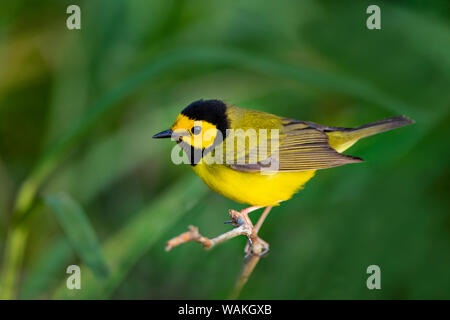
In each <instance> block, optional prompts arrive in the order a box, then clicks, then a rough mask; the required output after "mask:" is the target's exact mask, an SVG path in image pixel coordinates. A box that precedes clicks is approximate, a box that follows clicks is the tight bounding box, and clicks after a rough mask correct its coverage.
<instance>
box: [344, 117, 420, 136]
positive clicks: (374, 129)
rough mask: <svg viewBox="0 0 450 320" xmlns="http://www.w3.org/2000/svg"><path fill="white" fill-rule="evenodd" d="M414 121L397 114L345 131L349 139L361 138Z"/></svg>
mask: <svg viewBox="0 0 450 320" xmlns="http://www.w3.org/2000/svg"><path fill="white" fill-rule="evenodd" d="M414 122H415V121H414V120H411V119H409V118H407V117H405V116H397V117H392V118H387V119H384V120H380V121H376V122H372V123H369V124H365V125H363V126H360V127H357V128H354V129H348V131H347V132H348V135H349V138H350V137H351V139H362V138H365V137H369V136H372V135H374V134H377V133H381V132H385V131H389V130H392V129H396V128H400V127H404V126H407V125H410V124H413V123H414Z"/></svg>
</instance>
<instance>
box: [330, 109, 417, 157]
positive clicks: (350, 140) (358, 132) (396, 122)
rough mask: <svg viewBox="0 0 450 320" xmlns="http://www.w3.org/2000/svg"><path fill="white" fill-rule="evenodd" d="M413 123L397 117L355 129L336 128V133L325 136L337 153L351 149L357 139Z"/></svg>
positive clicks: (405, 118) (332, 132)
mask: <svg viewBox="0 0 450 320" xmlns="http://www.w3.org/2000/svg"><path fill="white" fill-rule="evenodd" d="M413 123H415V121H414V120H412V119H409V118H407V117H405V116H397V117H392V118H387V119H384V120H380V121H376V122H372V123H369V124H365V125H363V126H360V127H357V128H348V129H347V128H336V129H337V130H336V131H329V132H327V134H328V136H329V143H330V145H331V147H333V148H334V149H336V150H337V151H338V152H342V151H344V150H346V149H348V148H349V147H351V146H352V145H353V144H354V143H355V142H356V141H358V140H359V139H362V138H365V137H369V136H372V135H374V134H378V133H381V132H385V131H389V130H392V129H396V128H400V127H404V126H407V125H410V124H413Z"/></svg>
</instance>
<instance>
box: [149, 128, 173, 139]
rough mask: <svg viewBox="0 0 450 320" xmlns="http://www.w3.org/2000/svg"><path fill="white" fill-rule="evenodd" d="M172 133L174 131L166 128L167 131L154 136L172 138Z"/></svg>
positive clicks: (156, 137)
mask: <svg viewBox="0 0 450 320" xmlns="http://www.w3.org/2000/svg"><path fill="white" fill-rule="evenodd" d="M172 133H173V132H172V130H171V129H168V130H165V131H162V132H160V133H157V134H155V135H154V136H153V138H155V139H161V138H170V137H171V136H172Z"/></svg>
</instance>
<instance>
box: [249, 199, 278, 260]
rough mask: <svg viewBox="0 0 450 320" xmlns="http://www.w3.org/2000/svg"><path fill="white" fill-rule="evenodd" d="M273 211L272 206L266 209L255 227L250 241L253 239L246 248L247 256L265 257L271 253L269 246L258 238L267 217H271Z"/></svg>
mask: <svg viewBox="0 0 450 320" xmlns="http://www.w3.org/2000/svg"><path fill="white" fill-rule="evenodd" d="M271 209H272V207H271V206H269V207H266V208H265V209H264V211H263V213H262V214H261V216H260V217H259V219H258V222H257V223H256V225H255V226H254V227H253V230H252V235H251V237H250V238H249V240H250V239H251V241H249V242H248V243H247V245H246V246H245V253H246V255H247V256H249V255H259V256H263V255H265V254H266V253H267V252H268V251H269V244H268V243H267V242H265V241H264V240H263V239H261V238H260V237H258V232H259V229H261V226H262V224H263V223H264V220H266V218H267V216H268V215H269V212H270V210H271Z"/></svg>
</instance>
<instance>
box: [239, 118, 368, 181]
mask: <svg viewBox="0 0 450 320" xmlns="http://www.w3.org/2000/svg"><path fill="white" fill-rule="evenodd" d="M281 124H282V126H281V130H280V132H279V136H278V138H276V137H275V138H273V137H272V138H269V139H268V141H269V142H268V143H267V150H266V151H267V152H266V155H267V156H266V157H265V158H263V157H259V158H258V161H257V162H256V163H254V162H253V163H245V164H233V165H231V166H232V168H233V169H235V170H239V171H247V172H255V171H261V170H266V171H269V172H270V171H272V169H273V171H282V172H283V171H302V170H319V169H326V168H331V167H336V166H341V165H344V164H348V163H356V162H361V161H363V160H362V159H360V158H357V157H352V156H347V155H344V154H341V153H339V152H337V151H336V150H334V149H333V148H332V147H331V146H330V145H329V143H328V136H327V134H326V133H325V132H327V131H334V130H338V129H339V128H335V127H326V126H322V125H319V124H315V123H312V122H305V121H298V120H293V119H286V118H282V119H281ZM242 152H243V151H242V150H241V154H242ZM245 153H246V154H247V150H246V151H245Z"/></svg>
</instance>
